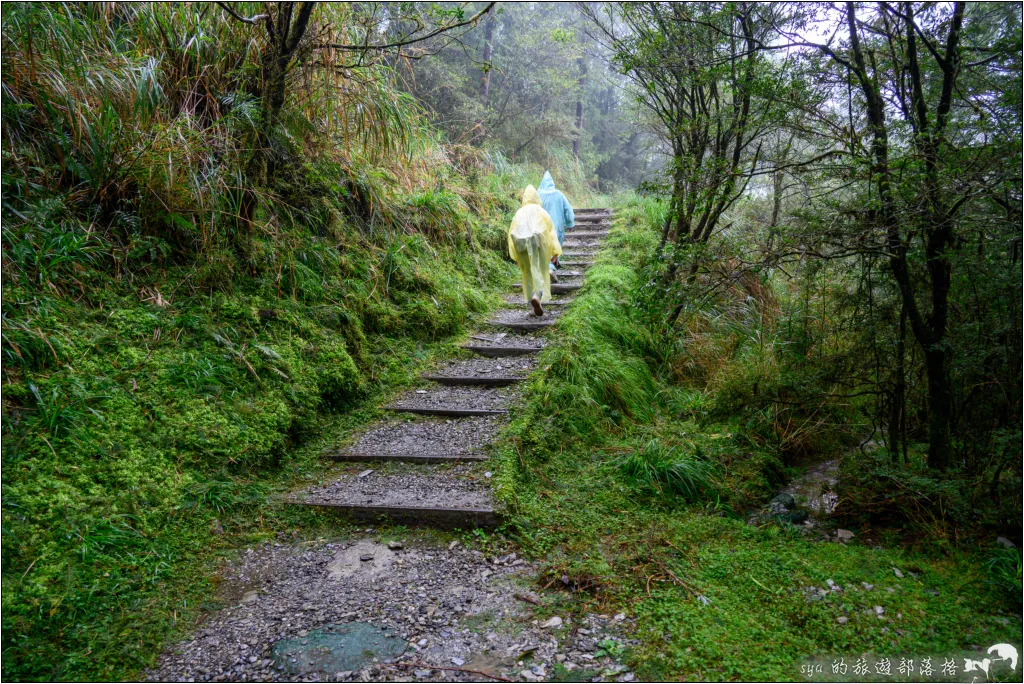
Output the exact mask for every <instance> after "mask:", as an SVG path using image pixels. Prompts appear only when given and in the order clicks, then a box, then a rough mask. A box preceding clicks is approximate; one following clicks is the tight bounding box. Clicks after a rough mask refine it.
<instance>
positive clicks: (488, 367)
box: [431, 356, 537, 378]
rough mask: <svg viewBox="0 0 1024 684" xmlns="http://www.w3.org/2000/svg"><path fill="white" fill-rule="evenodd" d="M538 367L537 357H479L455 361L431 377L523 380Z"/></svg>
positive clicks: (433, 373) (434, 372)
mask: <svg viewBox="0 0 1024 684" xmlns="http://www.w3.org/2000/svg"><path fill="white" fill-rule="evenodd" d="M536 367H537V357H536V356H513V357H510V358H497V359H488V358H486V357H480V356H477V357H474V358H472V359H466V360H465V361H453V362H452V363H449V364H448V365H446V366H442V367H440V368H438V369H437V370H436V371H433V372H432V373H431V375H437V376H442V377H455V378H467V377H487V378H522V377H525V376H526V375H528V374H529V373H530V371H532V370H533V369H534V368H536Z"/></svg>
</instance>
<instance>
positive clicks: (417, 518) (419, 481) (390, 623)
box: [148, 212, 637, 682]
mask: <svg viewBox="0 0 1024 684" xmlns="http://www.w3.org/2000/svg"><path fill="white" fill-rule="evenodd" d="M590 216H591V217H595V218H597V220H595V221H587V220H586V217H587V212H582V213H581V214H580V216H579V219H578V220H579V221H580V223H579V224H578V225H577V227H576V229H575V230H576V232H577V233H579V232H587V231H595V230H600V229H603V228H605V227H606V226H607V225H608V223H609V220H608V219H609V217H610V212H601V213H600V214H598V215H595V214H590ZM566 243H567V244H566V251H567V252H569V254H567V255H566V260H567V261H572V260H573V258H574V257H575V258H576V259H579V260H580V261H587V259H586V258H585V257H584V255H592V254H597V252H598V246H599V245H600V243H601V239H600V238H598V237H580V238H573V237H572V233H570V234H569V236H568V237H567V239H566ZM580 257H584V258H582V259H580ZM577 263H578V262H577ZM582 275H583V269H574V270H572V271H569V270H563V271H561V272H560V273H559V276H561V277H564V278H565V280H564V281H563V282H578V281H579V280H580V278H581V277H582ZM559 299H560V302H561V306H559V305H555V306H551V307H549V308H548V309H547V311H546V312H545V315H544V316H543V317H542V318H540V319H538V318H537V317H536V316H533V315H532V313H531V312H530V311H529V310H528V309H527V308H526V306H525V304H524V303H523V302H522V300H521V295H519V294H518V293H510V294H507V295H506V296H505V301H506V302H508V303H510V304H517V305H518V306H516V307H507V308H504V309H500V310H498V311H497V312H495V314H494V317H493V318H492V320H493V321H499V322H548V321H554V320H555V319H556V318H557V317H558V316H559V315H560V314H561V313H562V311H563V310H564V306H565V304H568V303H571V302H572V300H573V298H572V297H571V296H570V297H565V298H559ZM474 337H475V338H481V339H472V338H471V339H470V340H468V344H469V345H470V346H480V347H484V346H487V347H533V348H541V347H543V346H544V344H545V340H544V337H543V336H542V334H541V333H539V332H537V333H524V334H517V333H513V332H505V333H496V332H493V330H492V331H488V332H483V333H477V334H476V335H474ZM536 364H537V358H536V356H535V355H528V356H520V357H501V358H483V357H475V358H472V359H463V360H456V361H451V362H449V363H448V364H447V365H445V366H444V367H441V368H438V369H437V370H435V371H434V372H433V374H436V375H443V376H448V377H523V376H525V375H526V374H528V373H529V372H530V371H532V370H533V369H534V368H535V367H536ZM521 391H522V390H521V389H517V388H516V387H515V386H513V387H507V388H490V387H477V386H473V387H467V386H444V385H438V384H433V383H432V384H430V385H428V386H426V387H423V388H420V389H415V390H411V391H409V392H406V393H404V394H403V395H401V396H400V397H398V398H397V399H396V401H395V402H394V405H395V406H398V407H405V408H424V409H428V408H432V409H439V408H444V409H484V410H497V409H506V408H508V407H509V406H514V402H515V399H516V398H517V397H518V396H519V393H520V392H521ZM504 422H505V417H504V416H495V417H473V418H441V417H414V418H409V419H392V420H387V421H382V422H379V423H376V424H375V425H373V426H372V427H370V428H369V429H368V430H367V431H366V432H365V433H363V434H362V435H360V436H359V437H358V438H357V439H356V440H355V441H354V442H353V443H352V444H351V445H350V446H349V447H348V451H350V452H356V453H379V454H406V453H414V454H427V455H430V454H437V455H458V454H470V453H482V452H484V451H485V449H486V446H487V444H489V443H490V442H491V441H492V440H493V438H494V436H495V434H496V433H497V432H498V430H499V429H500V428H501V426H502V425H503V424H504ZM367 465H369V466H371V467H367ZM490 467H493V466H490ZM487 468H488V464H487V463H486V462H481V463H465V462H462V463H453V464H443V465H423V464H418V465H413V464H408V463H373V464H363V465H348V466H344V467H341V468H339V469H335V470H332V471H331V473H332V475H331V478H332V479H331V480H330V481H328V482H325V483H322V484H318V485H314V486H310V487H307V488H305V489H303V490H300V491H297V492H294V493H292V494H290V495H289V496H288V497H287V499H286V500H288V501H292V502H295V503H299V502H305V503H312V504H319V505H332V504H333V505H340V506H354V507H413V511H411V512H410V511H408V510H403V511H394V510H392V511H391V512H390V513H391V514H392V515H397V514H399V513H401V514H402V515H411V516H412V521H413V522H414V523H416V524H422V523H423V522H424V521H425V520H428V519H429V518H428V517H425V516H429V515H431V514H433V513H434V512H438V511H444V510H445V509H473V511H474V512H473V513H472V515H473V516H479V515H492V516H493V515H495V512H494V511H493V510H492V509H494V508H496V506H495V502H494V500H493V498H492V495H491V489H490V486H489V480H490V478H491V477H492V473H491V472H490V471H488V470H487ZM349 510H350V512H351V511H352V509H349ZM379 513H380V511H379V510H376V509H374V510H373V511H372V514H373V515H379ZM458 515H459V516H465V515H466V513H465V511H461V512H458ZM459 526H460V527H465V526H464V525H462V517H460V518H459ZM396 529H399V530H400V529H402V528H396ZM372 532H373V530H372V529H367V530H366V531H365V534H364V535H360V536H357V537H356V538H353V539H347V540H336V541H330V542H328V541H326V540H323V539H319V540H315V541H311V542H300V543H296V542H295V541H294V540H292V541H291V542H289V543H276V544H270V543H268V544H264V545H263V546H260V547H256V548H249V549H247V550H246V551H245V552H244V553H243V554H242V556H241V558H240V559H239V560H238V561H237V562H235V563H233V564H231V565H229V566H228V567H227V568H226V569H225V570H224V571H223V573H222V582H221V583H220V585H219V587H220V588H219V592H220V595H221V596H220V598H221V600H222V601H223V602H224V604H225V605H226V606H227V607H226V608H224V609H223V610H220V611H217V612H213V613H210V614H209V616H208V617H209V619H208V620H207V621H206V622H205V623H204V624H203V625H202V626H201V628H200V629H199V630H198V631H197V632H196V633H195V634H193V635H192V637H191V638H190V639H189V640H186V641H183V642H181V643H180V644H177V645H176V646H173V647H171V648H170V649H168V650H167V651H165V652H164V653H163V654H162V655H161V656H160V658H159V661H158V662H159V664H158V666H157V668H155V669H154V670H152V671H150V672H149V673H148V678H149V679H150V680H152V681H189V682H191V681H218V682H219V681H362V682H366V681H489V679H504V680H511V681H517V682H523V681H525V682H536V681H545V680H548V679H551V678H553V677H554V678H557V679H559V680H561V681H591V682H601V681H617V682H630V681H633V679H634V676H633V674H632V673H631V672H628V671H627V670H626V669H625V667H624V666H623V665H621V664H620V663H619V662H617V661H616V660H614V659H613V658H612V657H611V656H609V655H608V654H609V653H621V652H623V650H624V649H625V648H626V647H628V646H630V645H634V644H636V643H637V642H636V641H634V640H631V639H630V638H629V633H630V632H631V631H632V629H633V628H634V627H635V625H634V623H633V620H631V619H630V618H628V617H627V616H626V615H625V614H619V615H616V616H608V615H594V614H587V615H585V616H584V617H583V618H582V619H581V620H580V621H579V622H576V621H575V620H572V621H571V620H570V619H569V618H568V617H567V616H564V614H563V616H559V615H558V614H557V613H555V612H554V607H553V605H551V604H549V603H548V601H549V598H550V596H551V594H547V597H548V598H545V597H538V596H536V595H535V594H533V593H532V592H531V591H530V589H529V588H530V587H531V586H536V584H537V576H536V573H537V567H536V565H531V564H529V563H525V562H524V561H523V560H522V559H518V558H516V554H514V553H511V554H507V555H503V556H501V557H500V558H494V557H486V556H485V555H484V554H483V553H482V552H480V551H477V550H468V549H466V548H464V547H463V546H462V545H460V543H459V542H457V541H456V542H451V544H449V545H437V544H436V543H432V542H426V541H418V542H409V541H408V540H398V539H395V538H393V537H392V538H380V537H376V538H374V537H370V536H365V535H368V534H370V533H372ZM358 534H359V532H358V530H357V535H358ZM493 539H499V537H494V538H493ZM564 581H565V582H568V579H566V580H564Z"/></svg>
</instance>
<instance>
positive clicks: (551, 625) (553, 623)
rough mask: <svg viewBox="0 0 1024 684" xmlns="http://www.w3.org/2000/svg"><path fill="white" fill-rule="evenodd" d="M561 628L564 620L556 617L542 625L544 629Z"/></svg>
mask: <svg viewBox="0 0 1024 684" xmlns="http://www.w3.org/2000/svg"><path fill="white" fill-rule="evenodd" d="M561 626H562V618H560V617H558V616H557V615H556V616H554V617H553V618H551V619H549V620H547V621H546V622H545V623H544V624H542V625H541V628H543V629H557V628H558V627H561Z"/></svg>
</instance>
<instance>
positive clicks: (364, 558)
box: [359, 553, 373, 561]
mask: <svg viewBox="0 0 1024 684" xmlns="http://www.w3.org/2000/svg"><path fill="white" fill-rule="evenodd" d="M359 560H361V561H372V560H373V554H372V553H364V554H362V555H361V556H359Z"/></svg>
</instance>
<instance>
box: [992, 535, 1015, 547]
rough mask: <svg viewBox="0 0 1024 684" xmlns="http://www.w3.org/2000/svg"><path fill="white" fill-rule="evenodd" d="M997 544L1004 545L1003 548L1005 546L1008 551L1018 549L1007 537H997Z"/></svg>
mask: <svg viewBox="0 0 1024 684" xmlns="http://www.w3.org/2000/svg"><path fill="white" fill-rule="evenodd" d="M996 543H997V544H1002V545H1003V546H1005V547H1006V548H1008V549H1015V548H1017V545H1016V544H1014V543H1013V542H1012V541H1010V540H1009V539H1007V538H1006V537H996Z"/></svg>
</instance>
